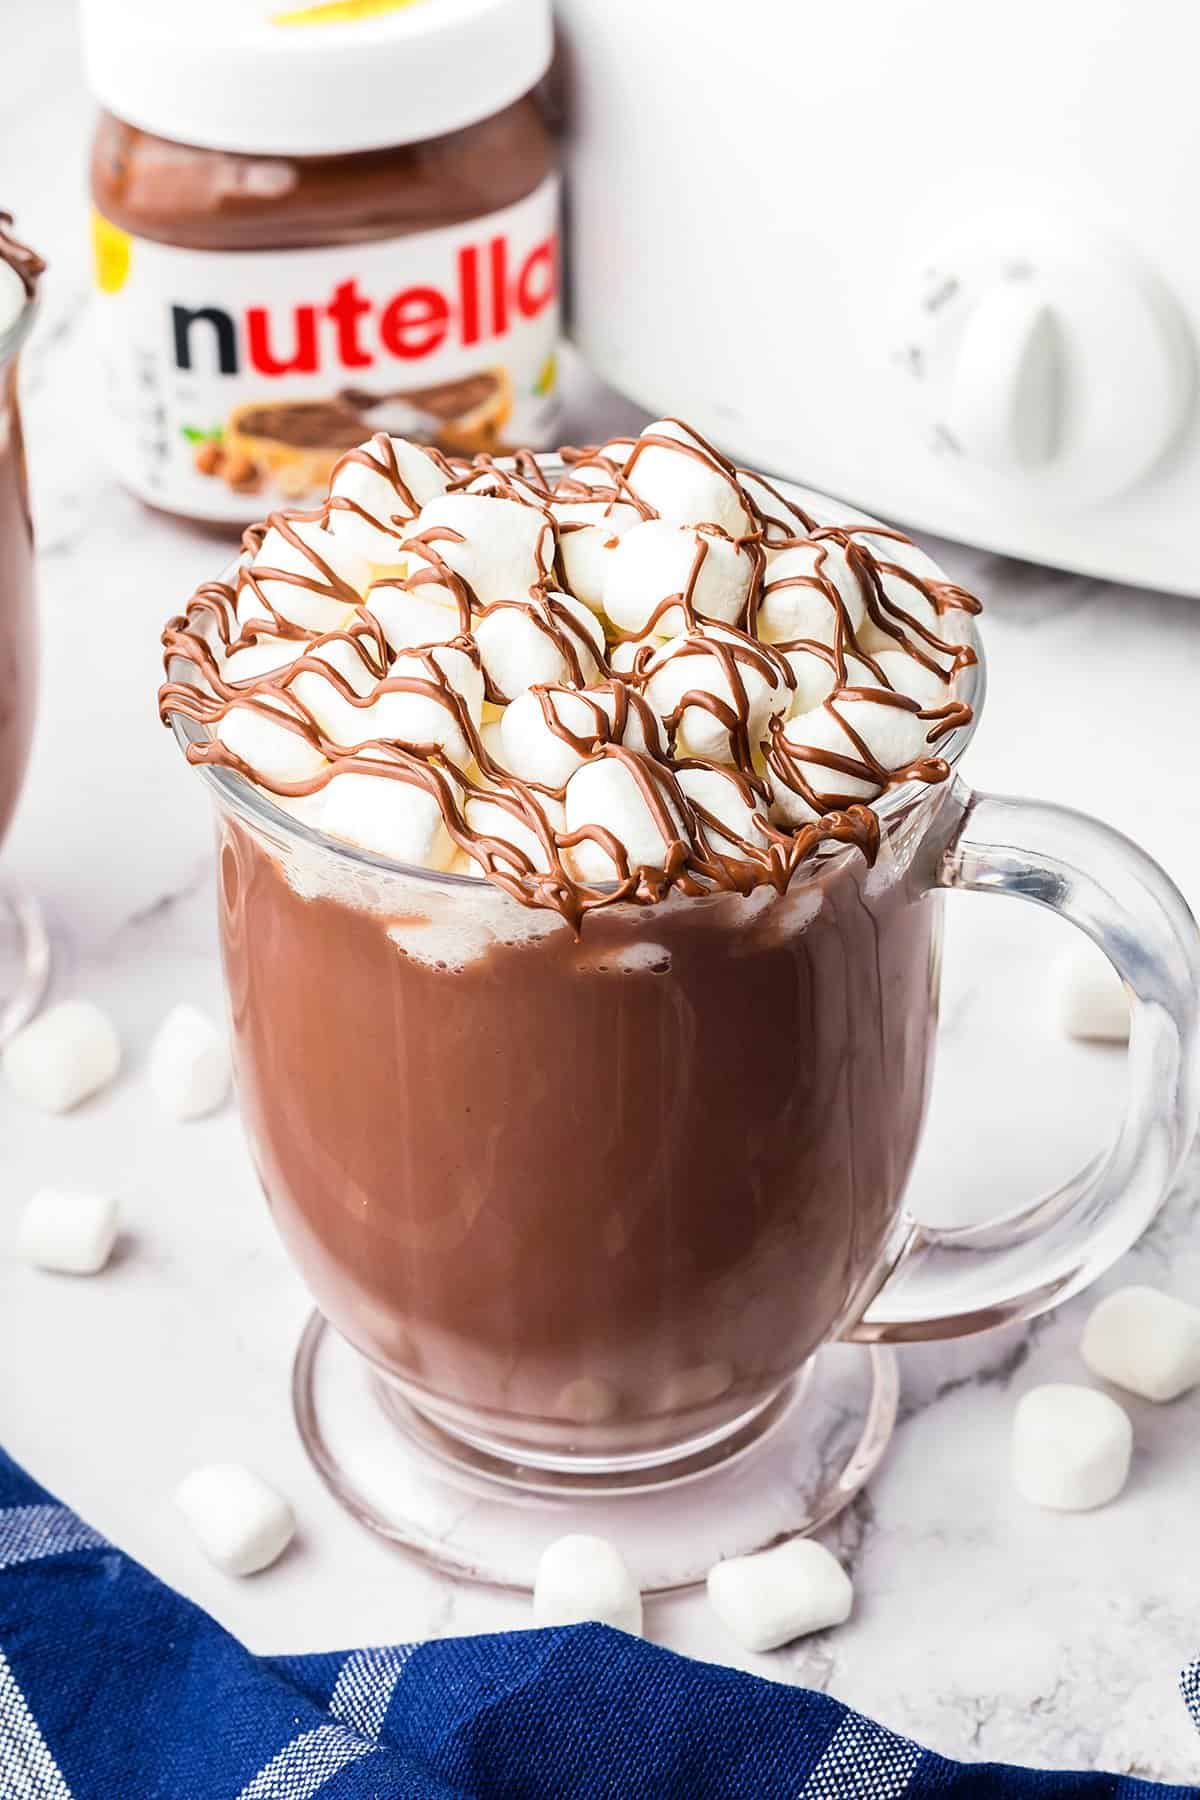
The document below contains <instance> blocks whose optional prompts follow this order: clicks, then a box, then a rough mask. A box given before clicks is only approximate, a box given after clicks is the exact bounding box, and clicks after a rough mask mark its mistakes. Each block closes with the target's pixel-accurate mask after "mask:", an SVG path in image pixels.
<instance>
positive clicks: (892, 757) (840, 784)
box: [768, 658, 929, 825]
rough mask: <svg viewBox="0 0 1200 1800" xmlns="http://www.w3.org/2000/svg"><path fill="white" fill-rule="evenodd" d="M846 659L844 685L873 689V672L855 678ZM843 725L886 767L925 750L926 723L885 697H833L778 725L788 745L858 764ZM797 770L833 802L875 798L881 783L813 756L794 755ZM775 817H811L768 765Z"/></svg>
mask: <svg viewBox="0 0 1200 1800" xmlns="http://www.w3.org/2000/svg"><path fill="white" fill-rule="evenodd" d="M852 661H853V659H851V658H847V675H848V677H849V679H848V681H847V686H850V687H856V686H860V685H861V686H865V687H872V688H878V687H879V683H878V681H877V680H876V678H875V676H874V675H871V674H870V672H869V671H866V674H867V677H868V678H867V679H866V680H865V681H862V682H860V681H859V680H858V679H857V677H858V674H859V670H858V669H857V668H851V667H850V664H851V663H852ZM847 726H849V727H850V729H851V730H852V731H853V732H854V734H855V737H858V738H860V739H861V740H862V742H863V743H864V744H865V745H866V747H867V749H868V750H869V751H871V752H872V753H873V754H874V756H875V757H876V759H877V760H878V762H879V763H880V764H881V766H882V767H883V768H884V769H885V770H887V771H891V770H894V769H899V768H902V767H903V766H904V765H905V764H906V763H908V762H912V761H913V760H915V758H917V757H918V756H920V755H921V754H922V752H923V751H924V750H925V749H926V748H927V745H926V733H927V732H928V730H929V726H928V724H927V723H926V722H925V721H924V720H923V719H920V718H918V716H917V714H916V713H914V712H910V711H908V710H907V709H906V708H902V707H897V706H892V705H889V704H887V703H886V702H884V701H875V700H868V699H863V700H857V699H851V698H849V697H846V696H840V697H839V696H835V697H834V698H832V699H831V700H830V701H828V702H827V703H826V704H825V705H824V706H820V707H818V708H816V710H815V711H813V712H809V713H803V714H799V715H797V716H794V717H792V718H790V719H789V720H788V722H787V724H786V725H785V726H784V728H783V735H784V737H785V738H786V740H787V741H788V743H789V744H792V745H795V746H796V747H797V748H806V749H812V750H826V751H829V752H831V753H834V754H836V755H838V756H844V757H849V758H851V759H852V760H853V761H855V762H862V761H863V756H862V751H861V750H860V749H859V747H858V745H857V744H856V743H855V741H854V738H853V737H851V735H850V731H848V730H847ZM799 773H800V774H801V776H802V777H803V779H804V780H806V781H807V782H808V784H809V786H810V787H811V788H812V789H813V791H814V792H815V793H816V794H817V795H818V796H820V797H823V798H824V799H826V800H830V801H833V800H836V801H837V802H838V803H841V802H843V801H847V802H850V803H853V802H855V801H864V800H874V799H875V798H876V797H877V796H878V794H879V793H880V791H881V788H880V783H879V782H878V781H876V780H875V779H874V778H873V777H872V776H871V775H869V774H865V775H856V774H853V773H851V772H849V771H848V770H844V769H840V768H834V767H831V766H829V765H827V764H825V763H821V762H818V761H817V760H816V759H815V758H813V759H811V760H810V759H806V758H804V757H800V758H799ZM768 777H769V779H770V783H771V795H772V800H773V803H774V811H775V816H776V817H777V818H778V819H779V820H780V821H781V822H782V823H786V824H788V825H803V824H805V823H806V822H807V821H808V820H810V819H812V818H813V817H815V814H814V812H813V809H812V808H811V807H810V806H809V804H808V802H807V801H806V800H804V799H803V798H802V797H801V795H800V794H799V793H798V792H797V791H796V790H795V789H794V788H792V787H791V786H789V784H788V783H787V782H785V781H784V780H783V778H782V777H781V776H780V774H779V773H778V771H777V770H776V769H775V768H774V767H773V766H772V767H771V768H769V769H768Z"/></svg>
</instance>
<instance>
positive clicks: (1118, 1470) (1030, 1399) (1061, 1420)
mask: <svg viewBox="0 0 1200 1800" xmlns="http://www.w3.org/2000/svg"><path fill="white" fill-rule="evenodd" d="M1132 1454H1133V1427H1132V1426H1131V1425H1130V1423H1129V1418H1128V1416H1127V1414H1126V1413H1125V1412H1123V1411H1122V1409H1121V1408H1120V1407H1119V1406H1118V1405H1117V1403H1116V1401H1115V1400H1111V1399H1110V1398H1109V1396H1108V1395H1107V1394H1101V1393H1097V1392H1096V1391H1095V1389H1093V1388H1085V1387H1077V1386H1075V1385H1074V1384H1073V1383H1070V1382H1065V1381H1056V1382H1049V1383H1047V1385H1046V1386H1045V1387H1036V1388H1031V1389H1030V1391H1029V1392H1028V1393H1027V1394H1025V1395H1023V1396H1022V1398H1021V1400H1020V1402H1019V1404H1018V1406H1017V1410H1016V1415H1015V1417H1014V1419H1013V1434H1012V1469H1013V1479H1014V1481H1015V1482H1016V1485H1017V1489H1018V1491H1019V1492H1020V1493H1021V1494H1022V1495H1023V1496H1024V1498H1025V1499H1026V1500H1030V1501H1032V1502H1033V1504H1034V1505H1035V1506H1047V1507H1051V1508H1053V1509H1054V1510H1055V1511H1058V1512H1086V1511H1088V1510H1089V1509H1090V1508H1091V1507H1093V1506H1103V1505H1104V1504H1105V1503H1106V1502H1107V1501H1109V1500H1113V1499H1115V1498H1116V1496H1117V1495H1118V1494H1119V1493H1120V1491H1121V1489H1122V1488H1123V1487H1124V1486H1125V1480H1126V1477H1127V1476H1128V1474H1129V1462H1130V1458H1131V1456H1132Z"/></svg>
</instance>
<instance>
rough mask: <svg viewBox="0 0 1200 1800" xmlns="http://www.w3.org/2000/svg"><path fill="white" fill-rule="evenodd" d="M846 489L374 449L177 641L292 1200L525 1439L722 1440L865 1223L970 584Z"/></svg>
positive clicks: (320, 1272)
mask: <svg viewBox="0 0 1200 1800" xmlns="http://www.w3.org/2000/svg"><path fill="white" fill-rule="evenodd" d="M837 519H838V515H837V513H836V512H831V513H830V514H829V515H828V516H824V515H823V516H818V515H817V514H815V513H812V512H810V511H808V510H807V509H806V508H805V507H802V506H800V505H798V504H796V503H795V502H794V501H792V500H789V499H788V498H786V497H785V496H784V495H783V494H782V493H780V492H777V491H776V490H775V489H774V488H773V487H772V486H771V485H770V484H769V483H767V482H765V481H764V480H762V478H760V477H757V476H753V475H750V474H748V473H747V472H745V471H740V470H737V469H735V468H734V467H733V465H731V464H730V463H728V462H727V461H726V460H725V458H724V457H722V456H721V455H720V454H719V453H718V452H717V451H716V450H715V449H714V448H713V446H712V445H710V444H709V443H707V442H706V440H704V439H703V438H701V437H699V436H698V435H697V434H696V433H694V432H692V431H691V430H690V429H689V428H687V427H686V426H683V425H681V424H680V423H679V422H678V421H674V420H665V421H661V422H660V423H659V424H657V425H655V426H652V427H650V428H649V430H648V431H647V432H645V433H644V434H643V435H642V437H641V438H640V439H638V440H637V441H636V442H622V443H619V444H612V445H608V446H603V447H601V448H599V449H595V450H589V451H582V452H581V451H565V452H564V453H563V462H562V464H561V465H559V466H558V467H555V468H553V469H552V468H550V467H549V466H547V467H545V468H543V466H542V465H541V464H539V463H538V461H537V460H536V459H535V458H534V457H533V456H531V455H528V454H525V455H522V456H521V457H519V458H517V459H516V460H515V462H514V463H513V464H511V465H505V466H499V465H496V464H495V463H493V462H491V461H490V460H489V459H487V458H478V459H476V461H475V462H473V463H469V462H465V461H460V460H456V459H454V458H446V457H445V456H442V455H440V454H439V453H437V452H436V451H431V450H428V449H425V448H422V447H420V446H417V445H414V444H411V443H406V442H405V441H403V440H399V439H389V438H387V437H384V436H382V435H380V436H377V437H376V438H374V439H372V440H370V441H369V442H368V443H366V444H363V445H362V446H360V447H358V448H356V449H352V450H350V451H349V452H348V453H347V455H346V456H345V457H343V459H342V461H341V463H340V464H339V465H338V468H337V470H336V471H335V473H334V477H333V481H332V484H331V491H330V497H329V500H328V502H327V504H326V506H325V507H323V508H322V509H320V511H319V512H315V513H308V514H304V515H284V514H276V515H273V516H272V518H271V519H270V520H269V521H268V522H267V523H266V524H265V525H264V526H262V527H256V528H254V529H253V530H252V531H251V532H250V533H248V534H247V538H246V551H245V555H244V557H243V560H242V563H241V566H240V568H239V570H238V572H237V575H236V578H235V579H234V580H233V581H231V582H217V583H209V584H207V585H206V586H205V587H203V588H201V589H200V590H199V592H198V593H197V595H196V596H195V598H194V599H193V601H192V603H191V605H190V607H189V609H188V611H187V613H186V615H185V616H183V617H181V618H179V619H176V620H174V621H172V623H171V625H170V626H169V628H168V631H167V634H166V640H165V641H166V645H167V650H168V664H169V674H170V676H171V678H172V679H171V680H170V681H169V683H168V685H167V686H166V687H165V688H164V689H163V692H162V705H163V709H164V713H165V714H167V715H170V716H172V717H174V718H175V719H176V720H177V721H180V722H181V725H182V729H183V730H184V731H185V734H186V735H187V737H188V740H189V749H188V755H189V758H190V760H192V761H193V762H196V763H199V764H201V765H207V766H209V767H211V768H214V769H216V770H219V771H221V772H222V777H221V779H222V787H221V790H220V791H221V793H222V795H223V797H224V798H223V806H224V823H223V827H222V851H221V910H222V932H223V941H224V954H225V963H226V971H227V977H228V983H229V990H230V995H231V1000H232V1009H233V1023H234V1037H235V1047H236V1060H237V1070H238V1080H239V1086H240V1092H241V1098H242V1104H243V1107H244V1110H245V1115H246V1120H247V1124H248V1127H249V1132H250V1137H251V1142H252V1145H253V1148H254V1151H255V1155H256V1158H257V1161H258V1166H259V1169H260V1173H261V1176H262V1180H263V1184H264V1187H265V1189H266V1192H267V1195H268V1199H269V1201H270V1204H271V1206H272V1209H273V1212H274V1214H275V1216H276V1218H277V1221H278V1223H279V1226H280V1229H281V1231H282V1232H283V1234H284V1236H285V1238H286V1239H287V1241H288V1243H289V1244H290V1246H291V1248H292V1250H293V1253H294V1254H295V1256H296V1259H297V1261H298V1263H299V1264H300V1266H301V1268H302V1269H303V1270H304V1272H305V1274H306V1277H307V1279H308V1280H309V1282H310V1284H311V1286H312V1289H313V1291H314V1293H315V1295H316V1296H317V1299H318V1301H319V1303H320V1305H321V1308H322V1310H323V1311H324V1312H325V1313H326V1315H327V1316H328V1317H329V1318H330V1319H331V1320H332V1322H333V1323H334V1324H335V1325H336V1326H337V1328H338V1329H339V1330H340V1331H341V1332H342V1333H343V1334H344V1335H345V1336H346V1337H347V1338H348V1339H350V1341H352V1342H353V1343H354V1344H356V1345H357V1346H358V1347H359V1348H360V1349H361V1350H362V1351H363V1352H364V1353H365V1354H366V1355H367V1356H368V1357H369V1358H371V1359H372V1361H374V1362H375V1363H376V1364H377V1365H378V1366H379V1367H380V1368H381V1369H383V1370H384V1371H386V1373H387V1374H388V1375H389V1376H391V1377H392V1378H393V1379H395V1380H397V1381H398V1382H400V1383H401V1384H403V1385H404V1387H405V1388H406V1390H407V1391H408V1392H409V1393H410V1395H411V1396H412V1397H414V1398H415V1399H416V1400H417V1403H418V1404H419V1405H421V1406H422V1407H424V1408H425V1409H426V1410H427V1411H428V1412H430V1413H432V1414H434V1415H435V1416H437V1417H438V1418H439V1419H440V1420H441V1421H442V1422H443V1423H446V1424H448V1425H449V1426H450V1428H451V1429H453V1430H458V1431H461V1432H463V1433H466V1434H470V1435H474V1436H475V1437H476V1438H483V1439H486V1440H487V1441H488V1442H490V1443H493V1444H500V1445H502V1446H506V1447H507V1448H509V1449H510V1450H511V1451H512V1452H513V1453H514V1454H518V1455H520V1454H530V1455H534V1456H536V1455H537V1454H538V1452H539V1451H544V1450H553V1449H556V1448H561V1446H562V1445H563V1443H564V1442H567V1443H569V1444H570V1445H571V1446H575V1447H579V1446H582V1447H584V1448H586V1449H588V1450H589V1451H594V1452H595V1453H596V1454H602V1455H605V1456H615V1457H617V1458H621V1457H627V1456H634V1457H636V1456H644V1455H646V1454H654V1453H656V1452H657V1451H659V1450H660V1449H661V1450H662V1451H663V1452H664V1453H666V1452H667V1451H669V1450H670V1448H671V1447H672V1446H677V1445H678V1444H679V1443H680V1442H681V1441H682V1440H686V1439H688V1438H691V1437H695V1436H697V1435H698V1434H702V1433H706V1432H709V1431H713V1430H717V1429H720V1428H722V1427H725V1426H729V1425H731V1424H732V1423H734V1422H735V1421H737V1420H738V1419H739V1418H741V1417H742V1416H744V1415H745V1414H746V1413H747V1412H749V1411H751V1410H753V1409H754V1408H755V1407H756V1406H758V1405H760V1404H763V1403H765V1402H766V1401H767V1400H769V1398H770V1397H771V1395H772V1394H773V1393H775V1392H776V1391H777V1389H778V1388H779V1386H780V1384H781V1383H782V1382H783V1381H784V1380H785V1379H786V1378H787V1376H788V1375H789V1374H790V1373H792V1372H793V1371H794V1370H795V1369H796V1368H797V1367H798V1366H799V1365H800V1364H801V1363H803V1361H804V1360H805V1358H806V1357H807V1356H808V1355H809V1353H810V1352H811V1351H812V1350H813V1349H814V1348H815V1347H816V1345H817V1344H819V1343H820V1342H822V1341H824V1340H825V1339H827V1338H828V1337H829V1336H830V1334H831V1333H833V1332H835V1331H836V1330H837V1329H838V1327H839V1325H840V1324H842V1323H844V1322H846V1321H847V1320H850V1319H852V1318H853V1317H855V1316H856V1314H857V1312H858V1311H859V1310H860V1309H861V1307H862V1305H863V1304H864V1303H865V1300H866V1299H867V1298H868V1297H869V1296H870V1294H871V1293H872V1292H873V1291H874V1289H875V1287H876V1286H877V1284H878V1281H879V1280H880V1278H881V1276H882V1274H883V1273H884V1272H885V1270H886V1268H887V1266H888V1263H889V1260H890V1257H891V1256H892V1255H893V1254H894V1251H895V1247H896V1246H895V1242H894V1238H895V1228H896V1224H897V1220H898V1215H899V1207H900V1196H901V1192H902V1190H903V1186H904V1183H905V1180H906V1178H907V1174H908V1170H909V1166H910V1164H911V1161H912V1157H913V1153H914V1150H915V1146H916V1141H917V1135H918V1131H919V1127H920V1123H921V1118H922V1114H923V1110H924V1104H925V1095H926V1087H927V1081H928V1074H929V1066H930V1054H931V1045H932V1037H933V1029H934V1019H935V1014H936V966H937V943H938V917H939V914H938V903H937V900H936V898H934V897H931V896H930V895H929V893H928V891H927V889H928V880H927V873H928V872H927V871H926V870H924V869H920V870H916V869H914V868H912V867H911V866H910V865H911V862H912V858H913V856H914V854H915V848H914V847H915V846H916V845H918V844H920V843H923V842H924V841H925V840H926V836H927V834H928V830H929V825H930V815H931V811H936V801H935V800H934V799H932V798H931V795H936V793H937V792H938V791H939V785H938V784H939V783H940V782H941V781H942V779H943V777H944V775H945V774H946V764H945V763H944V762H943V761H942V759H941V757H940V756H939V754H938V751H939V746H940V745H941V744H942V742H943V741H944V740H945V739H946V738H947V736H948V735H949V734H950V733H952V732H953V731H954V730H955V728H956V727H957V726H958V725H960V724H962V723H963V722H964V721H965V720H966V719H967V718H969V716H970V709H969V706H968V705H967V702H966V699H965V698H964V693H963V683H962V680H961V676H962V673H963V671H964V670H966V669H968V668H969V667H970V665H971V663H972V661H973V660H974V652H973V649H972V647H971V632H970V629H969V626H968V624H967V619H966V615H967V614H968V613H970V612H972V611H974V610H975V609H976V607H975V602H974V601H972V600H971V599H970V597H969V596H968V595H966V594H964V593H963V592H962V590H961V589H958V588H955V587H954V586H953V585H952V584H950V583H948V582H947V581H945V580H944V578H943V577H942V576H941V575H940V573H939V572H938V571H937V569H936V568H935V567H934V565H933V564H932V563H930V562H929V561H928V559H927V558H924V557H923V556H922V554H921V553H920V552H919V551H917V550H916V549H915V548H914V547H913V546H912V545H911V544H909V543H908V541H907V540H906V539H903V538H902V537H900V536H899V534H896V533H892V532H889V531H887V530H885V529H884V528H882V527H879V526H874V525H868V524H866V523H864V522H861V521H848V522H845V523H841V524H839V523H838V522H837ZM229 775H232V776H234V777H235V778H236V779H235V780H234V781H233V782H232V783H230V782H229V781H228V776H229ZM901 789H904V790H905V791H906V792H908V793H911V795H912V796H913V798H912V800H911V802H909V801H905V800H904V798H903V796H902V795H901V794H900V793H899V790H901ZM256 790H257V794H258V798H257V799H253V798H252V796H254V794H255V792H256ZM887 793H892V794H893V801H892V803H890V804H889V806H888V808H887V809H885V812H884V813H883V814H881V813H880V812H878V811H877V810H876V806H875V802H876V801H878V800H879V798H880V797H881V796H882V795H884V794H887ZM239 794H240V795H241V796H242V797H241V798H240V799H239ZM913 809H917V810H919V811H920V814H921V819H922V824H921V830H920V831H919V832H912V831H909V830H908V828H907V824H906V821H907V818H908V815H909V813H910V812H912V810H913Z"/></svg>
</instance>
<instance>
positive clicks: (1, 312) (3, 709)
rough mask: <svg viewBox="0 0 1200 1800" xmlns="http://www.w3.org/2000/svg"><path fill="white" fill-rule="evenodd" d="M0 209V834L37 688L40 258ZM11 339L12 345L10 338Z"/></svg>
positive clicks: (16, 785)
mask: <svg viewBox="0 0 1200 1800" xmlns="http://www.w3.org/2000/svg"><path fill="white" fill-rule="evenodd" d="M8 223H10V221H9V219H8V215H7V214H4V213H0V840H3V837H4V834H5V832H6V831H7V829H8V826H9V823H10V821H11V819H12V815H13V813H14V812H15V811H16V805H17V796H18V794H19V793H20V791H21V783H22V781H23V780H24V776H25V765H26V762H27V761H28V758H29V745H30V741H31V739H32V737H33V708H34V700H35V698H36V693H37V668H36V638H35V628H34V612H33V525H32V521H31V519H30V514H29V485H28V480H27V477H26V472H25V445H24V439H23V437H22V433H21V413H20V407H19V404H18V400H17V343H16V338H17V336H18V330H19V335H20V336H21V337H23V336H24V323H23V321H24V316H25V314H26V312H27V310H28V308H29V306H30V303H31V302H32V300H33V296H34V291H35V287H36V283H37V278H38V276H39V275H40V273H41V271H42V267H43V265H42V262H41V259H40V258H39V257H37V256H35V255H34V254H33V252H32V251H31V250H27V249H26V248H25V246H24V245H22V244H19V243H17V241H16V240H15V239H14V238H12V237H10V236H9V235H8V233H7V230H6V226H7V225H8ZM10 338H11V340H12V347H11V349H6V348H5V346H6V343H7V342H8V341H9V340H10Z"/></svg>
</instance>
